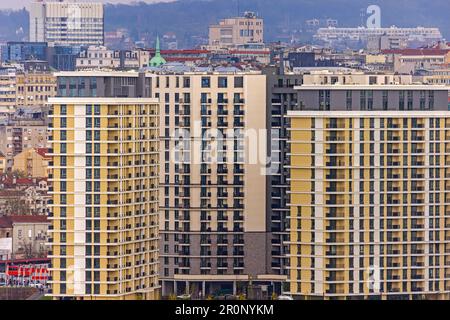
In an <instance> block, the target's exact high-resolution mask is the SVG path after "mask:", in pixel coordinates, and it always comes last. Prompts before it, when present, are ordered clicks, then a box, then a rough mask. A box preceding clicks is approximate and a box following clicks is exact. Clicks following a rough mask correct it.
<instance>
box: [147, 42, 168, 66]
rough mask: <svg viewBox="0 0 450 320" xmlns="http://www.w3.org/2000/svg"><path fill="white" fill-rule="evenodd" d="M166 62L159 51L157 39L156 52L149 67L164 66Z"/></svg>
mask: <svg viewBox="0 0 450 320" xmlns="http://www.w3.org/2000/svg"><path fill="white" fill-rule="evenodd" d="M166 63H167V61H166V60H165V59H164V58H163V57H162V56H161V49H160V46H159V37H157V38H156V51H155V56H154V57H153V58H152V59H151V60H150V63H149V66H150V67H159V66H162V65H163V64H166Z"/></svg>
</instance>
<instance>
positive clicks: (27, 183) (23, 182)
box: [0, 177, 47, 186]
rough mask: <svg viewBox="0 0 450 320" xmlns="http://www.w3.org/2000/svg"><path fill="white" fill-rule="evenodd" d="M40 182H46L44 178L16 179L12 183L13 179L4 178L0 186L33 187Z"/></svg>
mask: <svg viewBox="0 0 450 320" xmlns="http://www.w3.org/2000/svg"><path fill="white" fill-rule="evenodd" d="M41 181H47V179H46V178H35V179H32V178H17V179H15V181H14V178H11V177H4V178H3V180H2V181H0V183H1V184H3V185H5V186H14V185H21V186H34V185H37V184H38V183H39V182H41Z"/></svg>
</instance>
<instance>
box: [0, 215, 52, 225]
mask: <svg viewBox="0 0 450 320" xmlns="http://www.w3.org/2000/svg"><path fill="white" fill-rule="evenodd" d="M16 223H49V220H48V219H47V216H3V217H0V228H12V226H13V225H14V224H16Z"/></svg>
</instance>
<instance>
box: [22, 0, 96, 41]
mask: <svg viewBox="0 0 450 320" xmlns="http://www.w3.org/2000/svg"><path fill="white" fill-rule="evenodd" d="M103 9H104V8H103V4H101V3H99V2H82V1H47V0H43V1H42V0H41V1H33V2H32V3H31V5H30V10H29V11H30V41H31V42H48V43H49V44H52V45H103V43H104V12H103V11H104V10H103Z"/></svg>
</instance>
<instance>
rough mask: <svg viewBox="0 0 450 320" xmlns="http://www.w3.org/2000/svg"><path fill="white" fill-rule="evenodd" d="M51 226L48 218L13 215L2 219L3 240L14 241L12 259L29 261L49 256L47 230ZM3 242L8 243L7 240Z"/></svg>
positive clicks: (11, 242) (12, 242)
mask: <svg viewBox="0 0 450 320" xmlns="http://www.w3.org/2000/svg"><path fill="white" fill-rule="evenodd" d="M49 226H50V222H49V221H48V219H47V217H46V216H28V215H21V216H17V215H13V216H3V217H0V235H3V236H4V237H0V240H1V239H8V238H10V239H12V240H11V241H8V242H9V243H10V244H11V258H12V259H29V258H40V257H45V256H47V246H46V241H47V230H48V227H49ZM3 242H5V243H6V241H5V240H3Z"/></svg>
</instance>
